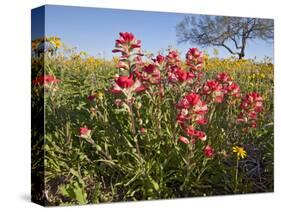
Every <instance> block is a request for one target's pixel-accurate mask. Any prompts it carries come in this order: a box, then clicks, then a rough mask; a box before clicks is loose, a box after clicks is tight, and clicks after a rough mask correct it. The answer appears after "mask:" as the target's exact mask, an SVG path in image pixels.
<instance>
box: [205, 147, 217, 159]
mask: <svg viewBox="0 0 281 212" xmlns="http://www.w3.org/2000/svg"><path fill="white" fill-rule="evenodd" d="M203 153H204V155H205V156H206V157H208V158H210V157H212V156H213V155H214V149H213V148H212V147H211V146H210V145H207V146H205V148H204V150H203Z"/></svg>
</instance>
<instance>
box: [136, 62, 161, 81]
mask: <svg viewBox="0 0 281 212" xmlns="http://www.w3.org/2000/svg"><path fill="white" fill-rule="evenodd" d="M138 76H139V78H140V79H141V80H142V81H147V82H150V83H151V84H158V83H160V77H161V73H160V71H159V69H158V67H157V66H156V65H154V64H149V65H146V66H144V67H143V72H141V73H139V75H138Z"/></svg>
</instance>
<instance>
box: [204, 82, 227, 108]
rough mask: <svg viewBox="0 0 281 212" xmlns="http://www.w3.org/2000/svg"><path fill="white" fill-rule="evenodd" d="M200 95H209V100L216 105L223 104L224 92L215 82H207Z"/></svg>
mask: <svg viewBox="0 0 281 212" xmlns="http://www.w3.org/2000/svg"><path fill="white" fill-rule="evenodd" d="M202 93H203V94H204V95H211V99H212V100H213V101H214V102H216V103H221V102H223V98H224V90H223V87H222V85H221V84H220V83H219V82H217V81H215V80H208V81H207V82H206V83H205V84H204V86H203V91H202Z"/></svg>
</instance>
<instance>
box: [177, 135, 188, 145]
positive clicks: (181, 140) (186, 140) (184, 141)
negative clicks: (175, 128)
mask: <svg viewBox="0 0 281 212" xmlns="http://www.w3.org/2000/svg"><path fill="white" fill-rule="evenodd" d="M179 141H180V142H182V143H185V144H189V140H188V139H187V138H186V137H184V136H180V137H179Z"/></svg>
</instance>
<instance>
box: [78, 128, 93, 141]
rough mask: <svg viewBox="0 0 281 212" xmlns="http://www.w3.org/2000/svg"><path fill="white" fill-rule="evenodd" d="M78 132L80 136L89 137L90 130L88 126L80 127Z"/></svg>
mask: <svg viewBox="0 0 281 212" xmlns="http://www.w3.org/2000/svg"><path fill="white" fill-rule="evenodd" d="M79 133H80V136H81V137H82V138H88V137H90V134H91V130H89V129H88V127H80V129H79Z"/></svg>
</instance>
